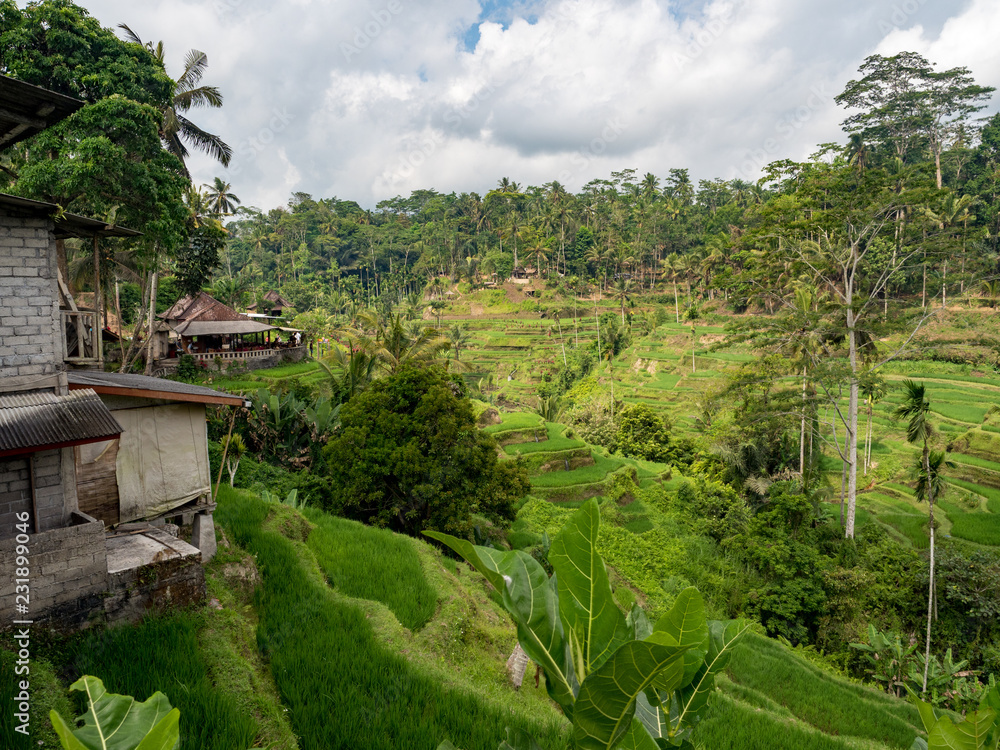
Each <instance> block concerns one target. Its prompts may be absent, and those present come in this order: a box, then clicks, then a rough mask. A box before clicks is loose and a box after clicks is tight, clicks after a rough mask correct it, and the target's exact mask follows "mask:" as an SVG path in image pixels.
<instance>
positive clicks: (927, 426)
mask: <svg viewBox="0 0 1000 750" xmlns="http://www.w3.org/2000/svg"><path fill="white" fill-rule="evenodd" d="M930 410H931V404H930V401H928V400H927V397H926V392H925V390H924V386H923V385H922V384H920V383H916V382H914V381H913V380H904V381H903V403H902V404H901V405H900V406H899V407H897V408H896V411H895V412H894V414H895V416H896V418H897V419H906V420H908V422H907V425H906V439H907V441H908V442H910V443H921V442H922V443H923V451H922V453H921V456H920V465H921V467H922V471H923V482H922V483H921V482H920V481H919V480H918V482H917V499H918V500H926V501H927V507H928V518H929V529H928V531H929V534H930V587H929V593H928V595H927V645H926V650H925V653H924V684H923V692H926V691H927V670H928V667H929V666H930V660H931V615H932V613H933V612H934V498H935V491H936V490H938V489H940V487H939V486H938V485H939V483H938V482H937V479H936V475H935V474H934V472H933V471H932V467H931V462H930V448H929V442H930V439H931V436H932V435H933V427H932V426H931V423H930V420H929V419H928V417H929V414H930ZM939 466H940V464H939Z"/></svg>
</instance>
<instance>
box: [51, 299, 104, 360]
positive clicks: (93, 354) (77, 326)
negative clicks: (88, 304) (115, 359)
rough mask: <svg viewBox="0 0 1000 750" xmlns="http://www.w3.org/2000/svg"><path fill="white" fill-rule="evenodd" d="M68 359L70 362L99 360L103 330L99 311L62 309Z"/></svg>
mask: <svg viewBox="0 0 1000 750" xmlns="http://www.w3.org/2000/svg"><path fill="white" fill-rule="evenodd" d="M59 312H60V313H61V314H62V316H61V317H62V330H63V338H64V339H65V341H66V360H67V361H69V362H79V363H83V362H99V361H100V355H101V331H100V328H98V326H97V313H96V312H93V311H88V310H60V311H59Z"/></svg>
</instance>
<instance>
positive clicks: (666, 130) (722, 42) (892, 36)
mask: <svg viewBox="0 0 1000 750" xmlns="http://www.w3.org/2000/svg"><path fill="white" fill-rule="evenodd" d="M77 1H78V3H79V4H80V5H82V6H83V7H85V8H86V9H87V10H88V11H89V12H90V14H91V15H93V16H94V17H96V18H97V19H98V20H99V21H100V22H101V24H102V25H103V26H106V27H111V28H114V27H116V26H117V25H118V24H119V23H127V24H128V25H129V26H130V27H131V28H132V30H133V31H135V32H136V33H137V34H138V35H139V36H140V37H141V38H142V39H144V40H150V41H153V42H155V41H159V40H162V41H163V43H164V45H165V49H166V63H167V72H168V73H170V74H172V75H174V76H175V77H176V76H177V75H178V74H179V73H180V70H181V68H182V65H183V58H184V55H185V53H186V52H187V50H189V49H191V48H195V49H200V50H202V51H204V52H205V53H207V55H208V60H209V66H208V71H207V73H206V75H205V78H204V80H203V82H204V83H206V84H210V85H214V86H217V87H218V88H219V89H221V91H222V93H223V95H224V97H225V103H224V106H223V107H222V108H221V109H218V110H213V109H199V110H192V111H191V113H190V117H191V119H192V120H193V121H194V122H196V123H197V124H198V125H199V126H200V127H202V128H204V129H206V130H209V131H210V132H213V133H217V134H219V135H220V136H222V138H223V139H224V140H225V141H226V142H228V143H229V144H230V145H231V146H232V147H233V149H234V152H235V155H234V157H233V160H232V163H231V164H230V166H229V168H228V169H226V168H223V167H222V166H221V165H219V164H218V163H216V162H213V161H212V160H210V159H209V158H208V157H204V156H200V155H196V156H193V157H192V158H191V159H190V160H189V168H190V169H191V172H192V176H193V178H194V179H195V181H196V182H198V183H209V182H211V181H212V179H213V178H214V177H216V176H218V177H221V178H222V179H224V180H225V181H226V182H229V183H231V185H232V189H233V191H234V192H235V193H236V195H237V196H239V197H240V199H241V200H242V201H243V204H244V205H248V206H249V205H253V206H257V207H258V208H261V209H264V210H267V209H270V208H274V207H276V206H279V205H284V204H286V203H287V202H288V199H289V197H290V196H291V193H292V192H305V193H309V194H311V195H312V196H313V197H314V198H317V199H319V198H331V197H337V198H340V199H342V200H356V201H357V202H358V203H360V204H361V205H362V206H363V207H365V208H374V207H375V205H376V204H377V203H378V202H379V201H381V200H384V199H387V198H392V197H394V196H396V195H402V196H407V195H409V194H410V192H411V191H412V190H416V189H426V188H434V189H436V190H438V191H440V192H445V193H447V192H451V191H456V192H463V191H476V192H479V193H480V194H481V195H483V194H485V193H486V192H488V191H489V190H490V189H492V188H494V187H496V184H497V182H498V180H499V179H500V178H501V177H508V178H510V179H511V180H514V181H516V182H518V183H519V184H520V185H522V186H526V185H543V184H545V183H547V182H551V181H552V180H558V181H560V182H562V183H563V184H564V185H566V186H567V188H568V189H570V190H572V191H578V190H579V189H580V188H581V187H582V186H583V185H584V184H586V183H587V182H589V181H590V180H592V179H594V178H608V177H609V176H610V174H611V172H612V171H613V170H621V169H626V168H633V169H636V170H637V171H638V173H639V175H643V174H645V173H646V172H652V173H653V174H655V175H657V176H659V177H661V178H663V177H666V175H667V173H668V170H670V169H671V168H687V169H689V170H690V173H691V175H692V177H693V178H694V179H695V180H698V179H712V178H716V177H720V178H723V179H732V178H737V177H738V178H742V179H747V180H755V179H757V178H758V177H759V176H760V172H761V168H762V167H763V166H764V165H766V164H767V163H769V162H771V161H774V160H776V159H785V158H789V159H805V158H807V157H808V156H809V154H811V153H813V152H814V151H816V146H817V144H820V143H825V142H831V141H839V142H843V141H844V140H845V136H844V134H843V132H842V130H841V127H840V123H841V122H842V121H843V119H844V118H845V117H846V114H847V113H846V112H845V110H843V109H841V108H839V107H838V106H837V105H836V103H835V102H834V101H833V99H834V97H835V96H836V95H837V94H839V93H840V92H841V91H842V90H843V88H844V85H845V84H846V83H847V82H848V81H849V80H851V79H852V78H856V77H858V75H857V71H858V66H859V65H860V64H861V62H862V61H863V60H864V59H865V57H866V56H868V55H871V54H875V53H878V54H883V55H893V54H896V53H897V52H901V51H904V50H912V51H916V52H919V53H920V54H922V55H924V56H925V57H926V58H927V59H928V60H930V61H931V62H933V63H935V64H936V65H937V66H938V67H939V69H947V68H952V67H956V66H966V67H968V68H970V70H971V71H972V73H973V75H974V77H975V79H976V81H977V83H980V84H983V85H990V86H994V87H998V88H1000V45H997V44H996V41H995V31H996V29H998V28H1000V2H997V0H840V2H837V3H834V2H829V0H824V1H822V2H818V1H816V0H715V1H712V0H710V1H708V2H701V1H699V0H634V1H623V2H614V1H612V0H421V1H420V2H417V1H416V0H367V2H366V1H364V0H350V1H349V0H282V1H281V2H273V1H269V0H141V2H137V1H136V0H77ZM998 101H1000V99H998V98H996V97H995V98H994V100H993V102H992V103H991V104H990V106H989V108H988V110H986V111H987V112H988V113H990V114H992V113H994V112H996V111H997V109H998V106H997V104H998Z"/></svg>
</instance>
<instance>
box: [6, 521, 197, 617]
mask: <svg viewBox="0 0 1000 750" xmlns="http://www.w3.org/2000/svg"><path fill="white" fill-rule="evenodd" d="M16 552H17V540H16V538H10V539H4V540H0V571H2V573H3V574H2V575H0V623H5V624H6V623H9V622H10V621H11V620H13V619H15V618H17V619H34V620H36V621H44V620H53V621H57V622H58V623H59V624H60V625H61V626H72V625H73V624H74V622H75V621H76V620H78V619H81V618H83V619H85V618H86V617H87V615H88V614H89V612H91V611H92V610H93V608H94V606H95V605H97V606H99V605H100V603H101V601H102V600H103V596H104V594H105V592H106V591H107V589H108V557H107V551H106V549H105V544H104V524H103V523H102V522H100V521H91V522H87V523H80V524H77V525H74V526H67V527H64V528H61V529H53V530H52V531H44V532H42V533H39V534H31V535H30V537H29V541H28V563H29V573H28V581H29V583H28V585H29V590H30V602H29V605H28V612H27V613H26V614H21V613H16V611H15V606H16V604H17V602H16V601H15V598H14V593H15V590H14V587H15V578H16V577H17V576H15V568H16V567H17V565H16V557H17V554H16ZM199 567H200V566H199Z"/></svg>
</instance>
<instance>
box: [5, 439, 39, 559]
mask: <svg viewBox="0 0 1000 750" xmlns="http://www.w3.org/2000/svg"><path fill="white" fill-rule="evenodd" d="M25 512H27V514H28V518H29V519H30V518H31V482H30V480H29V479H28V457H27V456H22V457H18V458H4V459H0V539H7V538H8V537H12V536H15V535H16V534H17V529H16V528H15V526H14V525H15V524H16V523H17V514H18V513H25ZM28 528H29V530H31V531H34V528H33V527H32V526H31V524H30V521H29V525H28ZM6 573H7V569H6V568H0V575H6Z"/></svg>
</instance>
